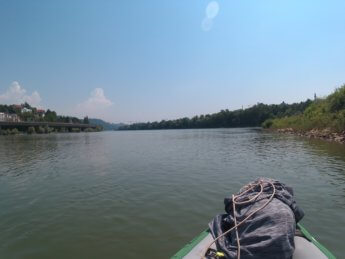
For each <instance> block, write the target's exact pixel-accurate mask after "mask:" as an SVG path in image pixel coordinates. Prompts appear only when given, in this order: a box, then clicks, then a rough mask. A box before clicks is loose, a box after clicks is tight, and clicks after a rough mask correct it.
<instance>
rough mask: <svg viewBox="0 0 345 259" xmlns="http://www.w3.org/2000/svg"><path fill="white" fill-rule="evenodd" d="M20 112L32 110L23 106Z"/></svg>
mask: <svg viewBox="0 0 345 259" xmlns="http://www.w3.org/2000/svg"><path fill="white" fill-rule="evenodd" d="M22 112H32V110H31V109H28V108H26V107H24V108H23V109H22Z"/></svg>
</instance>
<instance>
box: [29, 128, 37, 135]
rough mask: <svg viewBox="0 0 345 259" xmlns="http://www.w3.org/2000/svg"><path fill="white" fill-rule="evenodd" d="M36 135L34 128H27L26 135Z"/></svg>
mask: <svg viewBox="0 0 345 259" xmlns="http://www.w3.org/2000/svg"><path fill="white" fill-rule="evenodd" d="M35 133H36V130H35V128H34V127H29V128H28V134H35Z"/></svg>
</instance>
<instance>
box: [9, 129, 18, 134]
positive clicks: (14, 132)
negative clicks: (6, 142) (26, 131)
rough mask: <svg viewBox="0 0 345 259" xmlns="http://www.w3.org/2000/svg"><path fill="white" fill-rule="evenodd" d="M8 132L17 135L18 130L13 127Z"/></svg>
mask: <svg viewBox="0 0 345 259" xmlns="http://www.w3.org/2000/svg"><path fill="white" fill-rule="evenodd" d="M10 134H11V135H17V134H19V131H18V129H17V128H14V129H12V130H11V131H10Z"/></svg>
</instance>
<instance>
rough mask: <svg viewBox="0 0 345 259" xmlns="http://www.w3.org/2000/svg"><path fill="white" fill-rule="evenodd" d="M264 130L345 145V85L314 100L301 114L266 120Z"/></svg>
mask: <svg viewBox="0 0 345 259" xmlns="http://www.w3.org/2000/svg"><path fill="white" fill-rule="evenodd" d="M263 127H264V128H269V129H275V130H277V131H279V132H283V133H291V134H298V135H302V136H307V137H310V138H321V139H326V140H335V141H338V142H343V143H345V85H343V86H341V87H339V88H337V89H336V90H335V91H334V92H333V93H332V94H330V95H328V96H327V97H326V98H319V99H316V100H315V101H314V102H313V103H312V104H310V106H309V107H307V108H306V109H305V111H304V112H303V113H302V114H298V115H293V116H285V117H282V118H276V119H268V120H266V121H265V122H264V123H263Z"/></svg>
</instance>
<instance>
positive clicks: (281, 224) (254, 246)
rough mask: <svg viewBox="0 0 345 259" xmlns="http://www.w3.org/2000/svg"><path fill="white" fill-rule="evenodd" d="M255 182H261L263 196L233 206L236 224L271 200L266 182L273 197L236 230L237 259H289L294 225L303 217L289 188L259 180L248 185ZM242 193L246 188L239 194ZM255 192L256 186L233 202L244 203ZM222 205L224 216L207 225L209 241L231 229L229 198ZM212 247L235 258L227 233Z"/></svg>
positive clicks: (232, 238) (233, 237)
mask: <svg viewBox="0 0 345 259" xmlns="http://www.w3.org/2000/svg"><path fill="white" fill-rule="evenodd" d="M259 181H261V182H262V185H263V193H262V194H261V195H260V196H259V197H258V198H257V199H255V200H254V201H252V202H249V203H247V204H243V205H238V204H236V207H235V208H236V219H237V223H239V222H241V221H242V220H243V219H245V218H246V217H247V216H248V215H249V214H250V213H251V212H253V211H255V210H256V209H258V208H260V207H262V206H263V205H264V204H265V203H266V202H267V200H268V199H269V198H270V197H271V195H272V192H273V188H272V186H271V184H269V182H271V183H273V184H274V186H275V188H276V193H275V195H274V198H273V199H272V201H271V202H270V203H269V204H268V205H267V206H266V207H265V208H263V209H262V210H260V211H258V212H257V213H256V214H254V215H253V216H252V217H251V218H249V219H248V220H247V221H245V222H244V223H243V224H242V225H241V226H239V227H238V234H239V240H240V245H241V259H253V258H267V259H273V258H274V259H276V258H281V259H284V258H286V259H290V258H292V255H293V252H294V249H295V244H294V235H295V230H296V222H298V221H299V220H301V219H302V218H303V216H304V213H303V211H302V210H301V209H300V208H299V207H298V206H297V204H296V202H295V200H294V197H293V190H292V188H290V187H288V186H286V185H284V184H282V183H280V182H279V181H276V180H273V179H268V178H260V179H257V180H256V181H254V182H252V183H250V184H257V183H259ZM244 190H246V187H244V188H242V189H241V190H240V192H239V193H241V192H243V191H244ZM259 192H260V186H257V187H255V188H254V189H253V190H251V191H248V192H247V193H245V194H244V195H243V196H240V197H239V198H238V199H237V200H236V202H241V201H247V200H249V199H250V198H251V197H254V196H255V195H257V194H258V193H259ZM224 203H225V211H226V212H227V213H226V214H220V215H217V216H216V217H215V218H214V219H213V220H212V221H211V222H210V223H209V227H210V231H211V234H212V236H213V238H217V237H218V236H220V235H221V234H222V233H224V232H225V231H226V230H228V229H230V228H231V227H233V226H234V218H233V205H232V198H225V199H224ZM216 246H217V250H218V251H222V252H223V253H225V255H226V256H227V258H237V241H236V232H235V231H231V232H230V233H228V234H226V235H225V236H224V237H222V238H220V239H219V240H217V241H216Z"/></svg>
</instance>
